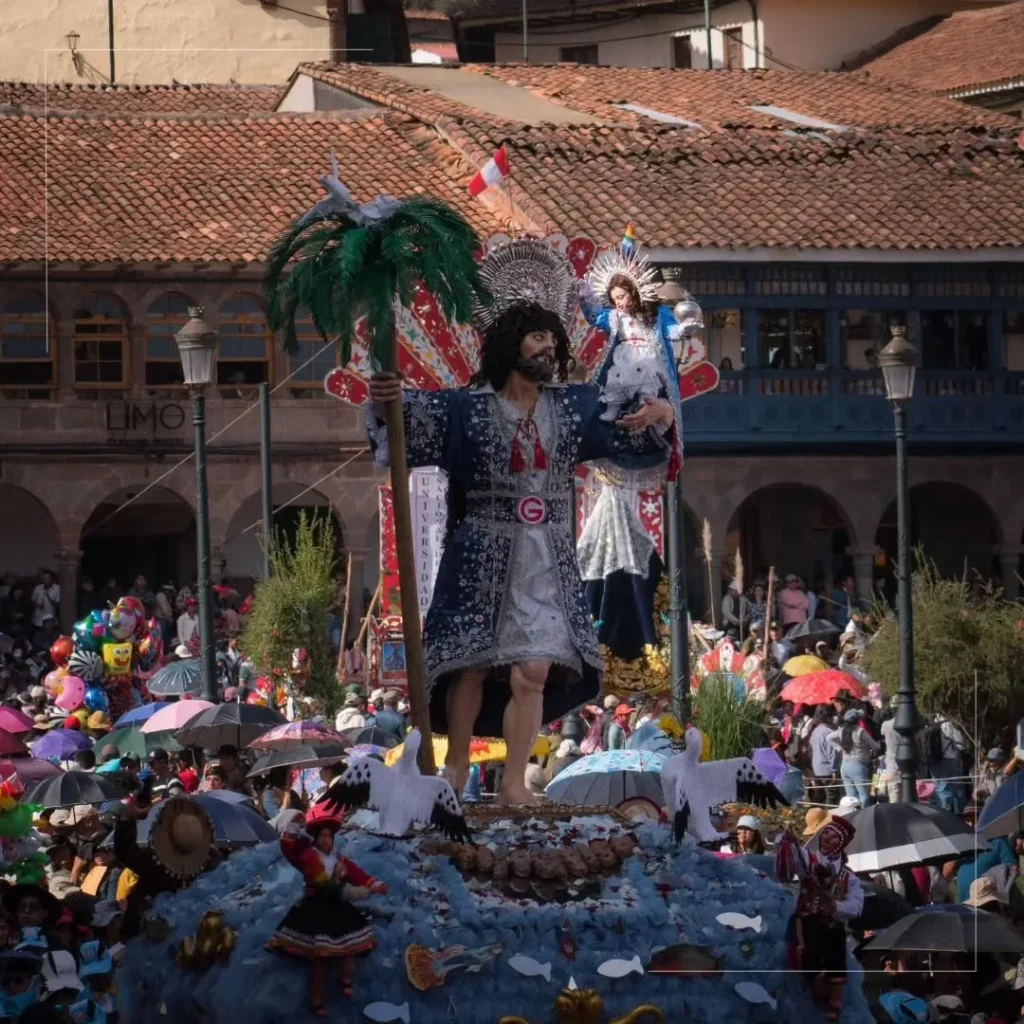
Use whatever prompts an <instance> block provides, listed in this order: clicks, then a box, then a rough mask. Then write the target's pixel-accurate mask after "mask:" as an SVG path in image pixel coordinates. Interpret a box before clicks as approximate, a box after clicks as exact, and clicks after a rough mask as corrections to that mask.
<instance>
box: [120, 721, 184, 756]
mask: <svg viewBox="0 0 1024 1024" xmlns="http://www.w3.org/2000/svg"><path fill="white" fill-rule="evenodd" d="M102 746H104V747H106V746H112V747H117V752H118V753H119V754H121V755H122V756H124V755H125V754H134V755H135V756H136V757H141V758H142V759H143V760H145V759H146V758H147V757H149V755H150V754H151V753H152V752H153V751H154V750H156V749H157V747H160V748H161V749H163V750H166V751H167V752H168V753H174V752H175V751H176V750H181V744H180V743H179V742H178V738H177V736H176V735H175V734H174V733H173V732H143V730H142V728H141V727H140V726H137V725H136V726H134V727H130V728H128V729H115V730H114V731H113V732H112V733H108V734H107V735H106V736H104V737H103V741H102Z"/></svg>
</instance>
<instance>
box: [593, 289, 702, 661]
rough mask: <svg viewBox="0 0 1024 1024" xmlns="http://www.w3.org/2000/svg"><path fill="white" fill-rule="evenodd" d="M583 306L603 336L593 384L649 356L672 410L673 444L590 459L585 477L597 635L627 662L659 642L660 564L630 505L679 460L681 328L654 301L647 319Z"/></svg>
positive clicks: (668, 474)
mask: <svg viewBox="0 0 1024 1024" xmlns="http://www.w3.org/2000/svg"><path fill="white" fill-rule="evenodd" d="M583 312H584V315H585V316H586V318H587V320H588V322H589V323H590V324H591V326H594V327H597V328H598V329H600V330H602V331H604V332H605V334H607V335H608V347H607V349H606V351H605V357H604V360H603V362H602V364H601V368H600V370H598V373H597V376H596V378H595V382H596V383H597V385H598V386H599V387H602V388H603V387H604V386H605V384H606V383H607V381H608V373H609V371H610V370H611V369H612V367H628V366H630V365H634V364H636V363H640V362H656V363H657V364H658V366H659V368H660V370H661V375H662V377H663V379H664V381H665V388H664V390H663V391H662V393H661V397H663V398H668V399H670V400H671V402H672V404H673V408H674V409H675V410H676V447H675V448H674V449H671V450H670V449H668V448H665V449H662V450H661V451H658V452H643V453H632V452H631V453H627V454H623V455H619V454H617V455H614V456H612V457H610V458H605V459H602V460H600V461H598V462H597V464H596V466H595V467H594V468H595V469H596V470H597V473H596V474H594V477H593V478H592V479H593V480H594V482H595V483H596V484H597V486H598V487H599V488H600V491H599V494H598V498H597V501H596V502H595V504H594V507H593V509H592V510H591V513H590V516H589V517H588V519H587V522H586V525H585V526H584V528H583V532H582V534H581V535H580V539H579V544H578V546H577V553H578V557H579V564H580V572H581V575H582V578H583V581H584V583H585V584H586V589H587V600H588V602H589V605H590V610H591V614H592V615H593V617H594V619H595V621H596V622H597V623H598V639H599V641H600V642H601V643H602V644H605V645H606V646H607V647H608V649H609V650H610V651H611V652H612V653H613V654H614V655H615V656H616V657H619V658H622V659H624V660H626V661H633V660H635V659H636V658H639V657H640V655H641V654H642V653H643V650H644V647H645V646H647V645H650V646H653V647H656V646H658V643H659V638H658V633H657V629H656V627H655V624H654V595H655V592H656V591H657V589H658V583H659V582H660V580H661V576H662V569H663V567H662V563H661V559H660V558H659V556H658V552H657V549H656V548H655V545H654V542H653V541H652V540H651V538H650V536H649V535H648V533H647V531H646V530H645V529H644V526H643V524H642V523H641V522H640V519H639V516H638V515H637V513H636V511H635V505H636V503H637V500H638V498H637V493H638V492H639V491H650V490H658V489H659V488H660V487H661V485H662V484H663V483H664V482H665V479H666V477H669V478H672V477H674V475H675V471H676V470H677V469H678V466H679V464H680V463H681V460H682V448H681V445H680V443H679V442H680V440H681V437H682V432H681V425H680V423H679V413H678V410H679V379H678V376H677V373H676V364H675V357H674V355H673V351H672V341H673V340H675V338H676V337H677V335H678V334H679V332H680V327H679V324H678V323H677V322H676V320H675V318H674V316H673V315H672V311H671V310H670V309H669V308H668V306H659V307H658V315H657V319H656V320H655V322H654V323H652V324H647V323H644V321H643V320H641V319H640V318H639V317H635V316H632V315H631V314H628V313H621V312H619V311H618V310H617V309H607V308H600V307H595V306H593V305H591V304H590V303H589V302H584V303H583ZM627 411H632V410H631V409H630V410H627ZM673 456H674V457H673Z"/></svg>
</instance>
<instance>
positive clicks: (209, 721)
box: [178, 703, 284, 750]
mask: <svg viewBox="0 0 1024 1024" xmlns="http://www.w3.org/2000/svg"><path fill="white" fill-rule="evenodd" d="M283 722H284V719H283V718H282V717H281V716H280V715H279V714H278V713H277V712H276V711H274V710H273V709H272V708H265V707H261V706H260V705H259V704H235V703H231V704H217V705H215V706H214V707H212V708H207V709H206V710H205V711H202V712H200V713H199V714H198V715H196V717H195V718H193V719H192V720H191V721H190V722H189V723H188V724H187V725H186V726H185V727H184V728H182V729H179V730H178V742H179V743H180V744H182V746H185V747H203V748H205V749H206V750H216V749H217V748H218V747H222V746H224V745H225V744H227V745H229V746H233V747H244V746H245V745H246V744H247V743H251V742H252V741H253V740H254V739H256V737H257V736H262V735H263V734H264V733H265V732H266V731H267V730H268V729H272V728H273V727H274V726H275V725H281V724H282V723H283Z"/></svg>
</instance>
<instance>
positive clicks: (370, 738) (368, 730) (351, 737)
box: [341, 725, 401, 750]
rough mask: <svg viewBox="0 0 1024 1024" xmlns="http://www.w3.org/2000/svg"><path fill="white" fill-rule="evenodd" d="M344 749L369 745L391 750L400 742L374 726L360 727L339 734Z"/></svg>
mask: <svg viewBox="0 0 1024 1024" xmlns="http://www.w3.org/2000/svg"><path fill="white" fill-rule="evenodd" d="M341 736H342V738H343V739H344V741H345V746H346V747H358V746H360V745H361V744H364V743H365V744H369V745H370V746H373V747H385V748H386V749H388V750H391V749H392V748H393V747H397V746H398V744H399V743H400V742H401V741H400V740H399V739H398V737H397V736H396V735H395V734H394V733H392V732H385V731H384V730H383V729H379V728H377V726H375V725H361V726H359V728H358V729H344V730H342V733H341Z"/></svg>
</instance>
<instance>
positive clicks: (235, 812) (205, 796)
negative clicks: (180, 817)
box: [136, 793, 281, 846]
mask: <svg viewBox="0 0 1024 1024" xmlns="http://www.w3.org/2000/svg"><path fill="white" fill-rule="evenodd" d="M188 799H189V800H195V802H196V803H197V804H199V806H200V807H202V809H203V810H204V811H206V813H207V814H208V815H209V816H210V820H211V821H212V822H213V838H214V842H216V843H217V845H218V846H256V845H258V844H259V843H273V842H276V841H277V840H278V839H280V838H281V837H280V836H279V835H278V834H277V833H276V832H275V831H274V830H273V829H272V828H271V827H270V825H268V824H267V822H266V821H264V820H263V818H261V817H260V816H259V815H258V814H257V813H256V811H254V810H253V809H252V808H251V807H249V806H247V805H246V804H244V803H231V802H230V801H228V800H226V799H224V798H223V797H219V796H217V795H215V794H214V793H200V794H199V795H198V796H193V797H188ZM151 824H152V815H147V816H146V817H145V818H143V820H142V821H140V822H139V828H138V837H137V840H136V841H137V842H138V843H139V844H140V845H145V844H146V843H148V842H149V830H150V827H151Z"/></svg>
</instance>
